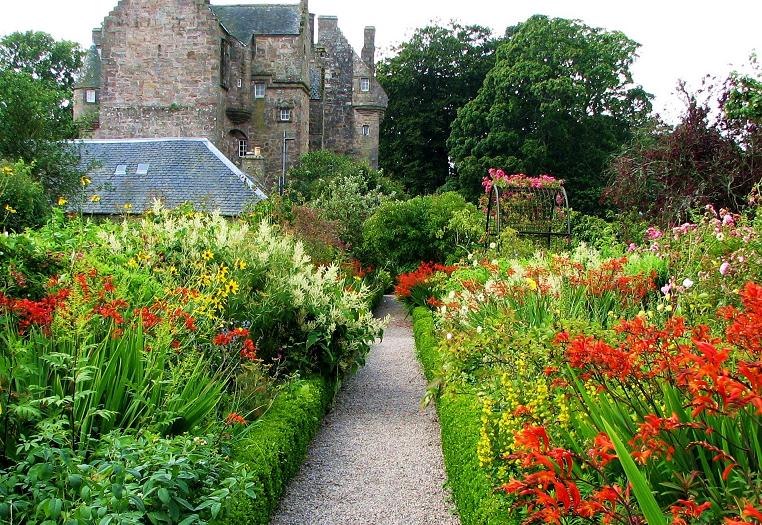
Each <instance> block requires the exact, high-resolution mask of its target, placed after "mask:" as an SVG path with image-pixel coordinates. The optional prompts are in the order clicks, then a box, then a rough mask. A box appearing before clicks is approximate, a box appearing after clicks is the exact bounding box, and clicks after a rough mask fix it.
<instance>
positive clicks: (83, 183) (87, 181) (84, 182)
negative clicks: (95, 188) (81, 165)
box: [79, 177, 93, 187]
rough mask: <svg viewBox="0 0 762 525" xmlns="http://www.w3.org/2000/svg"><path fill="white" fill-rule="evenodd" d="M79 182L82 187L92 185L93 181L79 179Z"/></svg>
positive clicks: (86, 178)
mask: <svg viewBox="0 0 762 525" xmlns="http://www.w3.org/2000/svg"><path fill="white" fill-rule="evenodd" d="M79 182H80V184H82V186H83V187H84V186H89V185H90V184H92V182H93V180H92V179H91V178H90V177H80V179H79Z"/></svg>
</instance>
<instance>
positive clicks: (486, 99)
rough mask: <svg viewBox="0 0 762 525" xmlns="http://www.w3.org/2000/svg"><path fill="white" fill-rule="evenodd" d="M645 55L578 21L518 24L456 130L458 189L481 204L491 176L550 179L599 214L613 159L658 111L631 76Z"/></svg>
mask: <svg viewBox="0 0 762 525" xmlns="http://www.w3.org/2000/svg"><path fill="white" fill-rule="evenodd" d="M637 48H638V44H637V43H636V42H634V41H632V40H630V39H629V38H627V37H626V36H625V35H624V34H623V33H621V32H616V31H614V32H610V31H604V30H602V29H596V28H592V27H589V26H586V25H584V24H583V23H581V22H579V21H576V20H566V19H562V18H548V17H545V16H540V15H536V16H533V17H531V18H530V19H528V20H527V21H526V22H524V23H522V24H520V25H519V26H518V27H517V29H516V31H515V32H514V33H513V35H511V36H510V38H509V39H508V40H507V42H505V43H504V44H503V45H501V47H500V48H499V49H498V52H497V63H496V65H495V67H494V68H493V69H492V70H491V71H490V72H489V74H488V75H487V77H486V79H485V81H484V85H483V87H482V88H481V89H480V90H479V93H478V95H477V96H476V98H475V99H474V100H473V101H471V102H469V103H468V104H467V105H466V106H465V107H463V108H462V109H461V110H460V111H459V112H458V117H457V118H456V120H455V122H454V123H453V127H452V134H451V135H450V138H449V140H448V146H449V148H450V156H451V157H452V159H453V161H454V162H455V166H456V178H455V179H454V180H453V181H452V183H453V186H454V187H457V188H459V189H460V191H462V192H463V193H464V194H466V195H469V196H471V197H475V196H476V195H477V194H478V193H479V191H480V189H481V188H480V182H481V180H482V178H483V177H484V176H485V174H486V173H487V170H488V169H489V168H491V167H498V168H503V169H504V170H505V171H507V172H517V173H522V172H523V173H526V174H528V175H540V174H544V173H548V174H551V175H553V176H556V177H558V178H561V179H564V180H565V181H566V188H567V191H568V192H569V195H570V200H571V203H572V205H573V206H574V207H575V208H578V209H581V210H583V211H595V210H597V208H598V199H599V196H600V193H601V189H602V188H603V186H604V183H605V174H604V173H605V167H606V164H607V161H608V160H609V157H610V156H611V155H612V154H613V153H614V152H616V151H618V149H619V148H620V147H621V145H622V144H623V143H625V142H626V141H627V140H628V139H629V137H630V132H631V129H632V128H633V126H635V125H637V124H638V123H639V122H640V121H641V120H642V119H643V118H644V117H645V115H647V114H648V112H649V111H650V109H651V103H650V98H651V95H649V94H648V93H646V92H645V91H644V90H643V89H642V88H641V87H640V86H637V85H634V83H633V81H632V75H631V73H630V66H631V65H632V63H633V61H634V60H635V57H636V54H635V52H636V50H637Z"/></svg>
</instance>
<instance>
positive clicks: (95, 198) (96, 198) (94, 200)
mask: <svg viewBox="0 0 762 525" xmlns="http://www.w3.org/2000/svg"><path fill="white" fill-rule="evenodd" d="M100 201H101V196H100V195H93V196H92V197H90V202H100Z"/></svg>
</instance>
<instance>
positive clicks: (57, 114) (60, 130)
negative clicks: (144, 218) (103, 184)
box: [0, 70, 81, 200]
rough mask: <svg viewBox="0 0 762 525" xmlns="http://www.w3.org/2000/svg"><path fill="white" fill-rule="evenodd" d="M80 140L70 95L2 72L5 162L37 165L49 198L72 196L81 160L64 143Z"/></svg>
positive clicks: (0, 151)
mask: <svg viewBox="0 0 762 525" xmlns="http://www.w3.org/2000/svg"><path fill="white" fill-rule="evenodd" d="M76 137H77V128H76V126H75V125H74V122H73V121H72V118H71V113H70V111H69V109H68V107H67V105H66V94H65V93H64V92H63V91H62V90H61V89H58V88H55V87H52V86H51V85H50V83H48V82H43V81H41V80H37V79H34V78H32V76H31V75H29V74H28V73H24V72H15V71H10V70H6V71H0V159H3V158H4V159H7V160H9V161H13V162H15V161H17V160H24V161H25V162H27V163H29V164H33V166H34V167H33V170H32V175H33V177H34V178H35V179H36V180H38V181H39V182H41V183H42V185H43V186H44V187H45V190H46V192H47V194H48V196H49V198H50V199H51V200H52V199H55V198H57V197H58V196H60V195H72V194H73V193H74V191H75V190H76V188H77V186H78V184H79V177H80V175H81V174H80V172H79V170H78V169H77V164H78V161H79V159H78V158H77V156H76V155H75V153H74V151H73V149H72V148H71V146H69V145H67V144H66V143H65V141H67V140H70V139H74V138H76Z"/></svg>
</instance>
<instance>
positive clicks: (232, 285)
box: [225, 280, 238, 295]
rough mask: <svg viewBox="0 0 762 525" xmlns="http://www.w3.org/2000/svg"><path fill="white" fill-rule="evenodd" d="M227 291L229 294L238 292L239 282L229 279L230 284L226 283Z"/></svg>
mask: <svg viewBox="0 0 762 525" xmlns="http://www.w3.org/2000/svg"><path fill="white" fill-rule="evenodd" d="M225 291H226V292H227V293H229V294H233V295H235V294H237V293H238V283H237V282H235V281H233V280H230V281H228V284H226V285H225Z"/></svg>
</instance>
